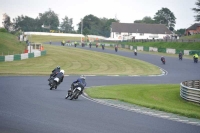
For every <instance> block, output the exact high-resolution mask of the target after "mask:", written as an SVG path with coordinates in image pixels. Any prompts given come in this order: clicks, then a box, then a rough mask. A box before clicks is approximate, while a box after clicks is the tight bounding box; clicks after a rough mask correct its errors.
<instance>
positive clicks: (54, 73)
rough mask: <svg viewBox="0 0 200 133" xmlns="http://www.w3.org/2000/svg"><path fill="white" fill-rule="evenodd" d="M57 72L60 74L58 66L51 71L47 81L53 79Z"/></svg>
mask: <svg viewBox="0 0 200 133" xmlns="http://www.w3.org/2000/svg"><path fill="white" fill-rule="evenodd" d="M58 72H60V66H57V67H56V68H55V69H53V70H52V73H51V74H50V77H49V79H48V80H50V78H51V77H55V76H56V74H57V73H58Z"/></svg>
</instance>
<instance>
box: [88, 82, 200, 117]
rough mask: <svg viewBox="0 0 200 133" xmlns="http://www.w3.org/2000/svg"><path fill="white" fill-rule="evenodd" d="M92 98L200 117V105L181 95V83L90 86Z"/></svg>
mask: <svg viewBox="0 0 200 133" xmlns="http://www.w3.org/2000/svg"><path fill="white" fill-rule="evenodd" d="M85 92H86V93H87V94H88V95H89V96H90V97H92V98H97V99H114V100H120V101H123V102H128V103H131V104H136V105H140V106H145V107H148V108H151V109H156V110H161V111H165V112H170V113H175V114H180V115H182V116H187V117H191V118H198V119H200V105H199V104H196V103H192V102H188V101H185V100H183V99H182V98H181V97H180V85H177V84H159V85H114V86H103V87H94V88H88V89H86V90H85Z"/></svg>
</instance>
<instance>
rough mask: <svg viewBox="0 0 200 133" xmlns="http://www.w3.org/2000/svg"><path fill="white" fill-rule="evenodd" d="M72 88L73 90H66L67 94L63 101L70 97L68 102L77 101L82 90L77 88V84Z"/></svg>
mask: <svg viewBox="0 0 200 133" xmlns="http://www.w3.org/2000/svg"><path fill="white" fill-rule="evenodd" d="M74 86H75V88H74V90H71V89H70V90H68V94H67V95H66V97H65V99H67V98H68V97H70V100H73V99H78V97H79V95H81V91H82V89H81V87H79V86H78V83H76V84H74Z"/></svg>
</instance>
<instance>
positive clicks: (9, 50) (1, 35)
mask: <svg viewBox="0 0 200 133" xmlns="http://www.w3.org/2000/svg"><path fill="white" fill-rule="evenodd" d="M25 46H26V44H25V42H21V43H20V42H19V41H18V40H17V37H16V36H14V35H12V34H10V33H5V32H0V55H13V54H22V53H23V52H24V49H25Z"/></svg>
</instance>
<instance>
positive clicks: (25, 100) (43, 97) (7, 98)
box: [0, 43, 200, 133]
mask: <svg viewBox="0 0 200 133" xmlns="http://www.w3.org/2000/svg"><path fill="white" fill-rule="evenodd" d="M54 44H55V45H56V44H57V45H59V46H60V43H54ZM71 47H72V46H71ZM78 48H82V47H78ZM83 49H87V50H95V51H99V52H106V53H111V54H118V55H122V56H126V57H131V58H136V59H140V60H144V61H147V62H150V63H152V64H155V65H157V66H159V67H161V68H162V69H164V70H166V75H163V76H153V75H152V76H141V77H139V76H112V77H111V76H88V77H87V79H86V81H87V87H91V86H102V85H114V84H158V83H176V84H177V83H178V84H179V83H180V82H182V81H185V80H193V79H200V73H199V68H200V63H197V64H196V63H193V60H189V59H184V57H183V60H182V61H179V60H178V57H177V58H174V57H166V65H163V64H162V63H161V61H160V57H159V56H157V55H148V54H142V53H140V52H138V56H134V54H133V52H125V51H120V49H119V51H118V52H117V53H116V52H115V51H114V49H113V50H112V49H106V48H105V50H102V49H101V48H95V47H92V48H91V49H90V48H88V47H84V48H83ZM66 73H67V70H66ZM76 78H78V76H66V77H65V79H64V82H63V83H62V84H61V85H60V86H58V89H57V90H52V91H50V90H49V87H48V85H47V84H48V82H47V79H48V76H1V77H0V85H1V87H0V132H2V133H189V132H190V133H199V132H200V126H198V125H193V124H187V123H183V122H177V121H173V120H168V119H165V118H159V117H154V116H149V115H145V114H140V113H137V112H134V111H127V110H123V109H118V108H114V107H112V106H106V105H103V104H99V103H96V102H93V101H91V100H88V99H86V98H84V97H79V99H78V100H74V101H71V100H66V99H64V98H65V95H66V94H67V90H68V88H69V87H70V84H71V82H72V81H74V80H75V79H76Z"/></svg>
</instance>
